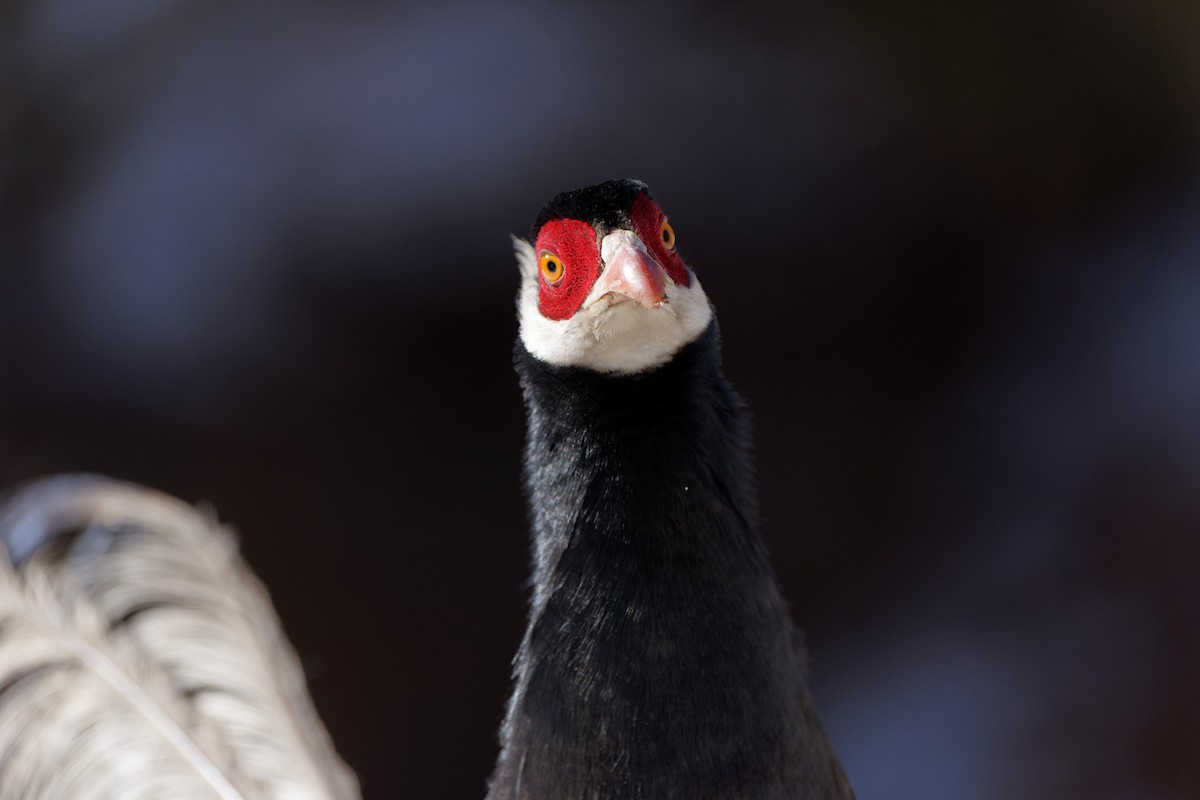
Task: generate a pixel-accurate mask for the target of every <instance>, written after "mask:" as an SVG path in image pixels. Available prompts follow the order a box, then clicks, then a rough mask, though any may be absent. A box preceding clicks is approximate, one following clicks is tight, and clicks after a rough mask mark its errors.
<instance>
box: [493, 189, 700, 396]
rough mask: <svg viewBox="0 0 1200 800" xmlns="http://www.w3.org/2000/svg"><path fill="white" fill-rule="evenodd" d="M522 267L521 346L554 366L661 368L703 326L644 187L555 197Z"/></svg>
mask: <svg viewBox="0 0 1200 800" xmlns="http://www.w3.org/2000/svg"><path fill="white" fill-rule="evenodd" d="M513 241H514V245H515V248H516V253H517V261H518V262H519V263H520V265H521V291H520V294H519V297H518V303H517V305H518V313H519V316H520V329H521V334H520V335H521V341H522V342H523V343H524V345H525V348H526V349H527V350H529V352H530V353H532V354H533V355H534V356H536V357H538V358H540V359H542V360H543V361H546V362H548V363H551V364H554V365H556V366H578V367H586V368H588V369H592V370H595V371H598V372H612V373H635V372H643V371H645V370H649V369H653V368H654V367H657V366H660V365H662V364H664V363H666V362H667V361H668V360H670V358H671V356H672V355H674V354H675V352H676V351H678V350H679V348H681V347H682V346H683V345H685V344H687V343H688V342H690V341H692V340H693V339H695V338H696V337H697V336H699V335H700V333H701V332H702V331H703V330H704V329H705V328H706V327H708V324H709V322H711V320H712V309H711V308H710V307H709V304H708V298H707V297H706V296H705V294H704V290H703V289H702V288H701V287H700V282H699V281H698V280H696V275H695V273H693V272H692V271H691V270H690V269H689V268H688V266H687V265H686V264H685V263H684V261H683V258H682V257H681V256H680V254H679V250H678V249H677V247H676V237H675V229H674V228H673V227H672V226H671V223H670V222H668V221H667V216H666V214H664V213H663V210H662V209H661V208H659V206H658V204H657V203H655V202H654V199H653V198H652V197H651V196H650V190H649V188H648V187H647V186H646V184H644V183H642V182H641V181H635V180H628V179H626V180H614V181H607V182H605V183H601V184H598V185H596V186H589V187H587V188H584V189H576V190H574V191H570V192H563V193H562V194H560V195H557V196H556V197H555V198H554V199H552V200H551V201H550V202H549V203H547V204H546V205H545V207H544V208H542V210H541V213H539V214H538V216H537V219H536V221H535V222H534V224H533V229H532V231H531V233H530V237H529V240H528V241H526V240H524V239H519V238H517V237H513Z"/></svg>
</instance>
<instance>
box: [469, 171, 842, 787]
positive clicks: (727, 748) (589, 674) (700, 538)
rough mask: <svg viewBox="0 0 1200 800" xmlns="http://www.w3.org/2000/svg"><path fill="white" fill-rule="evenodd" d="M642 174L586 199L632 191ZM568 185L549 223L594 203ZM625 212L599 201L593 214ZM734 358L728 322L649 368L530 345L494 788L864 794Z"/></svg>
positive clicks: (522, 351) (524, 352)
mask: <svg viewBox="0 0 1200 800" xmlns="http://www.w3.org/2000/svg"><path fill="white" fill-rule="evenodd" d="M631 184H632V182H619V184H618V185H617V186H615V187H607V188H603V187H602V188H601V189H600V190H596V189H592V190H586V192H585V193H582V195H583V197H584V198H589V199H595V198H602V199H603V198H607V199H609V200H611V201H612V202H615V203H618V204H621V203H626V202H627V200H626V198H625V194H626V191H625V190H627V189H628V188H629V187H630V185H631ZM605 186H607V185H605ZM637 186H639V187H640V186H641V185H640V184H637ZM643 190H644V189H643ZM572 195H573V196H572V197H571V198H570V199H571V201H572V202H568V203H563V202H561V201H560V200H559V199H557V198H556V201H555V202H552V204H551V206H548V208H549V209H550V210H549V211H543V213H542V215H539V222H538V223H536V224H535V235H536V229H537V227H538V226H540V224H542V223H543V222H545V221H546V219H549V218H553V216H552V215H553V214H555V213H564V211H570V213H574V214H576V215H579V214H581V213H583V212H586V211H587V210H588V209H586V208H584V207H583V206H584V205H585V204H583V203H580V202H579V199H580V196H581V193H572ZM616 216H618V214H616V213H615V212H614V210H613V209H612V208H611V207H608V208H603V209H600V211H599V212H598V213H597V212H596V211H595V210H594V209H593V210H592V213H591V218H592V219H597V220H598V221H599V222H600V223H601V224H598V225H596V227H597V229H600V228H601V226H602V225H604V224H606V223H607V221H608V220H610V219H613V218H615V217H616ZM584 218H585V219H588V217H584ZM523 311H524V313H528V310H527V309H526V310H523ZM649 313H653V312H649ZM719 360H720V356H719V334H718V329H717V325H716V322H715V321H714V322H712V323H711V324H709V325H708V327H707V328H706V329H705V330H704V331H703V332H702V333H701V334H700V336H699V337H698V338H696V339H695V340H694V341H692V342H690V343H688V344H686V345H684V346H683V347H682V348H681V349H680V350H679V351H678V352H677V353H675V355H674V356H673V357H672V358H671V359H670V360H669V361H668V362H667V363H666V364H665V365H662V366H660V367H658V368H655V369H651V370H647V371H640V372H636V373H634V374H619V373H618V374H606V373H601V372H596V371H592V370H590V369H586V368H581V367H574V366H553V365H551V364H548V363H546V362H545V361H542V360H540V359H539V358H537V357H536V356H534V355H532V354H531V353H530V352H529V350H528V349H526V347H525V346H524V345H523V344H522V343H521V342H520V341H518V344H517V347H516V358H515V363H516V369H517V373H518V375H519V378H520V383H521V387H522V390H523V393H524V399H525V407H526V411H527V415H528V438H527V443H526V449H525V481H526V489H527V496H528V502H529V510H530V516H531V521H532V528H533V542H534V580H533V584H534V589H533V597H532V600H531V609H530V615H529V625H528V628H527V630H526V633H525V637H524V640H523V642H522V643H521V646H520V650H519V652H518V654H517V658H516V662H515V679H516V686H515V689H514V693H513V697H512V700H511V701H510V706H509V709H508V715H507V718H506V720H505V723H504V726H503V729H502V731H501V739H502V752H501V754H500V758H499V761H498V764H497V766H496V769H495V772H494V774H493V776H492V781H491V790H490V794H489V798H490V800H518V799H523V798H534V799H540V798H555V799H556V800H565V799H569V798H596V799H597V800H600V799H611V800H617V799H618V798H621V799H624V798H655V799H656V800H657V799H659V798H687V799H688V800H697V799H698V798H714V799H715V798H755V799H758V798H764V799H765V798H798V797H803V798H849V797H852V796H853V795H852V792H851V790H850V788H849V785H848V783H847V781H846V778H845V776H844V774H843V772H842V769H841V766H840V764H839V763H838V761H837V758H836V756H835V755H834V753H833V750H832V748H831V746H830V744H829V742H828V739H827V737H826V734H825V732H824V730H823V728H822V726H821V724H820V722H819V721H818V719H817V716H816V714H815V712H814V710H813V706H812V701H811V698H810V695H809V690H808V687H807V683H806V678H805V673H806V665H805V656H804V651H803V647H802V645H801V642H800V637H799V633H798V631H797V630H796V628H795V627H794V625H793V624H792V622H791V620H790V618H789V614H788V610H787V606H786V604H785V602H784V600H783V598H782V596H781V594H780V592H779V589H778V586H777V583H776V580H775V577H774V573H773V571H772V569H771V566H770V564H769V561H768V557H767V553H766V551H765V548H764V546H763V543H762V540H761V539H760V537H759V535H758V533H757V530H756V524H757V522H756V521H757V509H756V502H755V491H754V486H753V477H752V476H753V469H752V462H751V456H750V453H749V432H748V422H747V414H746V411H745V409H744V407H743V405H742V403H741V401H740V399H739V398H738V397H737V395H736V394H735V393H734V392H733V390H732V389H731V388H730V386H729V384H728V383H727V382H726V380H725V378H724V376H723V375H722V373H721V369H720V364H719Z"/></svg>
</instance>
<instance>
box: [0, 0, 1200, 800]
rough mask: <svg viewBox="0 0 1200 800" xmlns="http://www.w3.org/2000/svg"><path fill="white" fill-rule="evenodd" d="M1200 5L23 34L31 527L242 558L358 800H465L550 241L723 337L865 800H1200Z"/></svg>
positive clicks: (429, 12)
mask: <svg viewBox="0 0 1200 800" xmlns="http://www.w3.org/2000/svg"><path fill="white" fill-rule="evenodd" d="M1198 36H1200V5H1197V4H1195V3H1190V2H1184V1H1182V0H1181V1H1180V2H1165V1H1159V0H1150V1H1149V2H1142V3H1137V4H1134V3H1117V2H1096V3H1088V4H1080V3H1072V2H1066V1H1065V0H1050V1H1048V2H1047V1H1046V0H1041V1H1040V2H1033V1H1032V0H1030V1H1029V2H1007V3H976V4H966V3H964V4H957V5H950V7H945V4H941V3H934V2H926V0H910V2H904V3H893V4H884V3H874V2H868V0H850V1H849V2H845V3H841V4H838V5H837V7H836V8H835V7H833V4H826V3H809V4H793V3H782V2H752V1H747V2H705V3H682V2H669V1H668V0H655V1H654V2H639V3H625V2H618V1H616V0H609V1H608V2H605V3H598V2H593V3H590V4H589V3H579V4H571V5H567V4H562V3H552V2H539V1H538V0H523V1H522V2H515V3H509V4H507V5H505V6H503V7H502V6H500V5H498V4H487V3H484V2H446V3H440V4H437V6H436V7H434V6H433V4H430V5H429V7H421V6H417V5H413V4H406V3H384V2H378V1H377V0H355V1H354V2H340V3H332V2H321V1H320V0H291V1H290V2H286V3H285V2H282V0H253V1H252V2H244V1H242V0H239V2H233V1H232V0H109V2H106V3H96V2H91V1H90V0H38V1H37V2H34V1H33V0H9V2H6V3H5V4H4V5H3V6H2V7H0V265H2V270H3V272H2V282H0V485H11V484H14V483H17V482H20V481H24V480H27V479H30V478H33V477H35V476H38V475H41V474H44V473H48V472H55V471H62V470H71V471H80V470H88V471H99V472H103V473H108V474H111V475H115V476H119V477H122V478H126V479H129V480H133V481H138V482H143V483H147V484H150V485H152V486H155V487H157V488H159V489H162V490H165V491H167V492H170V493H173V494H176V495H179V496H180V497H183V498H185V499H187V500H189V501H192V502H200V501H206V502H210V503H212V504H213V505H215V507H216V508H217V510H218V512H219V513H220V515H221V517H222V518H223V519H224V520H226V521H228V522H230V523H231V524H233V525H235V526H236V527H237V528H238V529H239V530H240V532H241V535H242V538H243V543H244V550H245V553H246V555H247V557H248V559H249V560H250V562H251V564H252V565H253V567H254V568H255V569H256V570H257V571H258V572H259V573H260V575H261V576H262V577H263V579H264V580H265V581H266V583H267V584H268V586H269V587H270V588H271V590H272V594H273V597H274V600H275V603H276V605H277V608H278V610H279V613H280V614H281V616H282V618H283V620H284V624H285V627H286V628H287V630H288V632H289V633H290V635H291V636H292V638H293V640H294V641H295V644H296V647H297V649H298V650H299V652H300V653H301V655H302V657H303V660H304V663H305V666H306V669H307V671H308V673H309V675H310V677H311V684H312V691H313V694H314V696H315V699H316V702H317V705H318V707H319V708H320V710H321V713H322V715H323V717H324V719H325V721H326V723H327V724H328V727H329V729H330V731H331V733H332V735H333V738H334V740H335V741H336V742H337V744H338V747H339V750H340V751H341V753H342V754H343V756H344V757H345V758H346V760H347V761H348V762H349V763H350V764H351V765H352V766H353V767H354V768H355V769H356V770H357V771H358V774H359V776H360V778H361V780H362V783H363V788H364V791H365V794H366V796H367V797H368V798H383V797H413V798H477V797H482V796H483V792H484V787H485V781H486V778H487V776H488V773H489V771H490V768H491V764H492V761H493V759H494V757H495V754H496V749H497V748H496V743H495V731H496V729H497V726H498V723H499V720H500V717H501V713H502V708H503V703H504V701H505V699H506V696H507V691H508V672H509V661H510V658H511V656H512V654H513V652H514V651H515V648H516V645H517V643H518V641H519V638H520V635H521V631H522V628H523V619H524V608H525V596H526V590H525V588H524V582H525V580H526V576H527V565H528V541H527V532H526V523H525V517H524V507H523V500H522V498H521V489H520V479H519V464H520V448H521V442H522V436H523V425H524V418H523V411H522V408H521V402H520V395H519V392H518V389H517V385H516V378H515V376H514V375H513V373H512V369H511V347H512V342H513V339H514V337H515V334H516V324H515V319H514V307H513V298H514V292H515V288H516V280H517V271H516V267H515V264H514V262H513V259H512V256H511V252H510V251H511V246H510V241H509V233H510V232H516V233H520V234H523V233H525V232H526V231H527V229H528V226H529V224H530V222H531V221H532V219H533V216H534V215H535V213H536V212H537V210H538V209H539V208H540V206H541V204H542V203H543V202H544V201H545V200H547V199H548V198H549V197H550V196H551V195H553V194H555V193H557V192H558V191H561V190H564V189H568V188H574V187H577V186H580V185H585V184H590V183H594V182H597V181H600V180H604V179H607V178H611V177H618V176H631V177H639V178H642V179H644V180H646V181H647V182H649V183H650V185H651V186H652V187H653V188H654V190H655V194H656V196H657V198H658V200H659V201H660V202H661V203H662V205H663V206H664V208H666V209H667V212H668V213H669V214H670V215H671V219H672V222H673V224H674V226H675V228H676V230H677V232H678V235H679V241H680V248H681V250H682V251H683V252H684V254H685V256H686V257H688V258H689V260H690V262H691V264H692V266H693V267H694V268H695V269H696V271H697V273H698V274H699V275H700V277H701V279H702V280H703V282H704V285H705V288H706V290H707V292H708V294H709V296H710V297H711V298H713V300H714V302H715V303H716V306H717V309H718V314H719V318H720V321H721V325H722V331H723V334H724V339H725V364H726V371H727V374H728V375H729V377H730V379H731V380H732V381H733V383H734V385H735V386H736V387H737V389H738V390H739V391H740V392H741V393H742V395H743V396H744V397H745V398H746V400H747V401H748V403H749V405H750V407H751V409H752V411H753V413H754V417H755V426H756V431H757V451H758V465H759V475H760V479H759V483H760V490H761V503H762V511H763V516H764V535H765V536H766V538H767V540H768V544H769V546H770V549H771V551H772V553H773V556H774V560H775V564H776V567H777V568H778V571H779V574H780V579H781V581H782V583H783V585H784V591H785V593H786V595H787V596H788V598H789V599H790V601H791V602H792V604H793V610H794V615H795V617H796V619H797V620H798V621H799V622H800V624H801V625H803V627H804V628H805V629H806V631H807V634H808V641H809V646H810V649H811V652H812V657H813V669H814V675H815V691H816V697H817V702H818V706H819V707H820V709H821V711H822V713H823V715H824V718H825V720H826V723H827V726H828V727H829V728H830V730H831V732H832V735H833V738H834V741H835V743H836V744H837V746H838V748H839V750H840V752H841V754H842V757H843V760H844V761H845V764H846V768H847V771H848V772H849V774H850V776H851V778H852V781H853V783H854V784H855V785H856V788H857V790H858V793H859V797H860V798H863V800H869V798H900V799H901V800H903V799H904V798H921V800H940V799H942V798H944V799H945V800H960V799H961V798H974V799H976V800H990V799H991V798H1012V797H1022V798H1034V799H1035V800H1036V799H1038V798H1047V799H1049V798H1056V799H1057V798H1090V799H1095V798H1101V799H1107V798H1113V799H1114V800H1115V799H1117V798H1138V799H1139V800H1140V799H1142V798H1156V799H1157V798H1161V799H1163V800H1170V799H1174V798H1195V797H1200V757H1198V753H1200V581H1198V580H1197V579H1196V575H1197V571H1198V570H1197V568H1198V567H1200V222H1197V220H1198V219H1200V163H1198V162H1200V158H1198V156H1200V48H1198V47H1197V46H1196V42H1197V41H1198Z"/></svg>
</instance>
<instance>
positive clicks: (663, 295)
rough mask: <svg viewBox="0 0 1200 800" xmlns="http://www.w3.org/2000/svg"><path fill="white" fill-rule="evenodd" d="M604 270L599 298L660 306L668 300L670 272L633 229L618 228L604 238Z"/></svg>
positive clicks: (601, 276) (651, 306)
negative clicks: (617, 297)
mask: <svg viewBox="0 0 1200 800" xmlns="http://www.w3.org/2000/svg"><path fill="white" fill-rule="evenodd" d="M600 252H601V257H602V258H603V260H604V264H605V266H604V272H602V273H600V278H599V280H597V281H596V284H597V285H598V286H599V294H597V295H596V296H597V297H603V296H604V295H606V294H614V295H619V296H621V297H627V298H629V299H630V300H636V301H638V302H639V303H641V304H642V305H643V306H645V307H646V308H658V307H659V306H660V305H662V303H663V301H664V300H666V299H667V291H666V289H667V275H666V273H665V272H664V271H663V268H662V267H660V266H659V265H658V262H657V261H655V260H654V258H653V257H652V256H651V255H650V254H649V253H647V252H646V250H645V248H644V247H643V246H642V242H641V240H640V239H638V238H637V236H635V235H634V233H633V232H632V231H615V232H613V233H610V234H608V235H607V236H605V237H604V241H603V242H602V243H601V247H600Z"/></svg>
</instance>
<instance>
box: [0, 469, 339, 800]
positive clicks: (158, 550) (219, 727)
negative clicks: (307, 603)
mask: <svg viewBox="0 0 1200 800" xmlns="http://www.w3.org/2000/svg"><path fill="white" fill-rule="evenodd" d="M0 542H2V543H3V547H2V548H0V551H2V552H0V798H4V799H5V800H7V798H14V800H17V799H19V800H143V799H144V800H162V798H171V800H192V799H193V798H195V799H196V800H199V799H200V798H204V799H205V800H211V798H220V799H221V800H254V799H256V798H261V799H262V800H268V799H269V800H352V799H353V798H357V797H359V796H360V794H359V788H358V783H357V779H356V777H355V775H354V773H353V772H352V771H351V770H350V769H349V767H347V766H346V765H345V763H344V762H343V761H342V760H341V759H340V758H339V757H338V755H337V753H336V751H335V749H334V747H333V744H332V742H331V741H330V737H329V734H328V732H327V731H326V729H325V727H324V725H323V724H322V723H321V720H320V719H319V717H318V716H317V713H316V710H315V709H314V707H313V703H312V699H311V698H310V697H309V694H308V690H307V686H306V684H305V680H304V674H303V672H302V670H301V666H300V663H299V660H298V658H297V656H296V653H295V651H294V650H293V649H292V646H291V644H290V643H289V642H288V640H287V638H286V637H285V635H284V633H283V630H282V627H281V625H280V622H279V619H278V617H277V615H276V614H275V611H274V609H273V607H272V606H271V602H270V599H269V597H268V595H267V592H266V589H265V588H264V587H263V585H262V583H261V582H260V581H259V580H258V578H257V577H256V576H255V575H254V574H253V573H252V572H251V570H250V568H249V567H248V566H247V565H246V563H245V561H244V560H243V559H242V558H241V556H240V555H239V553H238V548H237V542H236V538H235V536H234V534H233V533H232V531H231V530H229V529H228V528H226V527H224V526H222V525H221V524H219V523H218V522H217V520H216V518H215V516H214V514H213V513H212V512H211V511H206V510H204V509H197V508H195V507H193V506H190V505H188V504H186V503H184V502H182V501H180V500H177V499H175V498H173V497H170V496H168V495H165V494H162V493H159V492H156V491H154V490H152V489H148V488H144V487H141V486H136V485H133V484H129V483H124V482H120V481H116V480H113V479H109V478H103V477H100V476H95V475H58V476H54V477H50V478H45V479H42V480H39V481H35V482H33V483H31V484H28V485H26V486H24V487H21V488H19V489H17V490H16V491H15V492H13V493H11V494H10V496H9V497H8V498H7V500H6V501H5V502H4V503H3V504H2V505H0ZM5 553H6V554H7V558H5V557H3V556H4V554H5Z"/></svg>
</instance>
